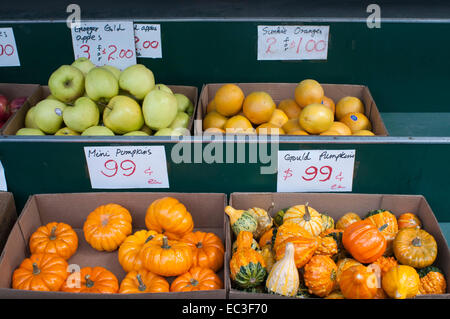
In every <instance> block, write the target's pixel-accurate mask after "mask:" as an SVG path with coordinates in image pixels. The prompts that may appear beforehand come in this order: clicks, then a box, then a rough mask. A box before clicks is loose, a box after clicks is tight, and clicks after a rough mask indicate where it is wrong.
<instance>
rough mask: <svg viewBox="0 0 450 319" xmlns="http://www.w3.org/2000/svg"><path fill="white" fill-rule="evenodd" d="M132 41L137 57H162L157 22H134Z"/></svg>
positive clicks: (159, 31) (159, 29) (159, 28)
mask: <svg viewBox="0 0 450 319" xmlns="http://www.w3.org/2000/svg"><path fill="white" fill-rule="evenodd" d="M134 41H135V45H136V56H137V57H138V58H153V59H158V58H162V49H161V26H160V25H159V24H140V23H135V24H134Z"/></svg>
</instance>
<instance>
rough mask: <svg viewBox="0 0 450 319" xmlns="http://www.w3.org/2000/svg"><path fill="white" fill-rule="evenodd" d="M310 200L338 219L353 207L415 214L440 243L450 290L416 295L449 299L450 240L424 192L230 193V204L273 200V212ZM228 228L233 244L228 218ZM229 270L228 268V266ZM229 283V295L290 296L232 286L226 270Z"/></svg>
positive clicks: (438, 262)
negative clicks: (241, 289)
mask: <svg viewBox="0 0 450 319" xmlns="http://www.w3.org/2000/svg"><path fill="white" fill-rule="evenodd" d="M306 202H308V203H309V205H310V206H311V207H314V208H315V209H317V210H318V211H319V212H322V213H327V214H328V215H330V216H331V217H333V218H334V220H335V221H337V220H338V219H339V218H340V217H341V216H343V215H344V214H345V213H347V212H349V211H352V212H355V213H356V214H358V215H359V216H361V217H364V216H365V215H366V214H367V213H368V212H369V211H370V210H374V209H388V210H390V211H392V212H393V213H394V214H395V215H396V216H397V217H398V216H400V215H401V214H403V213H406V212H411V213H414V214H416V215H417V216H418V217H419V218H420V220H421V221H422V224H423V229H425V230H426V231H427V232H429V233H430V234H431V235H432V236H433V237H434V238H435V239H436V242H437V245H438V255H437V259H436V261H435V263H434V264H435V265H436V266H438V267H439V268H440V269H442V271H443V272H444V273H445V277H446V279H447V294H443V295H422V296H417V297H416V298H420V299H430V298H445V299H450V253H449V250H448V244H447V242H446V240H445V237H444V235H443V234H442V231H441V229H440V227H439V224H438V222H437V220H436V217H435V216H434V214H433V211H432V210H431V207H430V206H429V205H428V203H427V201H426V199H425V198H424V197H423V196H421V195H379V194H333V193H233V194H231V197H230V205H231V206H233V207H234V208H236V209H248V208H250V207H255V206H256V207H261V208H264V209H267V208H268V207H270V206H271V204H272V203H274V205H275V206H274V208H273V210H272V214H276V212H277V211H279V210H280V209H285V208H286V207H291V206H294V205H301V204H304V203H306ZM225 224H226V226H225V227H226V229H227V235H226V236H227V237H226V238H227V240H228V242H227V245H228V247H231V243H232V242H231V241H232V240H234V234H233V233H232V230H231V227H230V224H229V219H228V218H226V219H225ZM230 259H231V251H230V250H227V261H226V262H227V263H229V262H230ZM228 271H229V270H228ZM225 276H226V279H225V283H226V287H227V291H228V296H229V298H230V299H270V298H287V297H284V296H277V295H273V294H262V293H247V292H243V291H240V290H237V289H232V288H231V280H230V274H229V273H226V274H225Z"/></svg>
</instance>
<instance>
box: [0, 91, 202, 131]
mask: <svg viewBox="0 0 450 319" xmlns="http://www.w3.org/2000/svg"><path fill="white" fill-rule="evenodd" d="M168 87H169V88H170V89H171V90H172V91H173V93H181V94H184V95H186V96H187V97H188V98H189V100H191V101H192V104H193V105H194V113H193V114H192V116H191V119H190V120H189V125H188V129H189V131H190V132H191V133H192V132H193V130H192V127H193V124H194V119H195V111H196V107H197V104H198V103H197V100H198V89H197V87H195V86H183V85H168ZM49 95H50V90H49V88H48V86H38V88H37V89H36V91H35V92H34V94H33V95H32V96H31V97H30V98H29V103H27V104H26V105H24V106H23V107H22V108H21V109H20V110H19V111H18V112H17V113H16V114H15V115H14V116H13V117H11V119H10V121H9V122H8V123H7V124H5V126H4V130H3V133H2V134H3V135H16V132H17V131H18V130H19V129H21V128H23V127H25V116H26V115H27V112H28V110H29V109H30V108H31V107H33V106H35V105H36V104H37V103H39V102H40V101H42V100H43V99H45V98H46V97H47V96H49ZM101 120H102V119H101V115H100V122H101Z"/></svg>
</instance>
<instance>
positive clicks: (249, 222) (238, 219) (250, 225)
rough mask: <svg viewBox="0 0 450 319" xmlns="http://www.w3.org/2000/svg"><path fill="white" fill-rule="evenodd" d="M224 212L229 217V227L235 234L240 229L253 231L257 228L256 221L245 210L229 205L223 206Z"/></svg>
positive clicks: (237, 233)
mask: <svg viewBox="0 0 450 319" xmlns="http://www.w3.org/2000/svg"><path fill="white" fill-rule="evenodd" d="M225 213H226V214H227V215H228V216H229V217H230V225H231V229H233V232H234V234H235V235H236V236H238V235H239V233H240V232H241V231H248V232H251V233H254V232H255V231H256V230H257V229H258V221H257V220H256V219H255V217H253V215H252V214H250V213H249V212H247V211H245V210H237V209H234V208H233V207H231V206H227V207H225Z"/></svg>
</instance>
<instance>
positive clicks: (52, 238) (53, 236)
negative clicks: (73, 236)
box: [50, 226, 56, 240]
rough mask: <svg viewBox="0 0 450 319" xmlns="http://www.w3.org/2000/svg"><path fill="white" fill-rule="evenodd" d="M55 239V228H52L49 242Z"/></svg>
mask: <svg viewBox="0 0 450 319" xmlns="http://www.w3.org/2000/svg"><path fill="white" fill-rule="evenodd" d="M55 239H56V226H53V227H52V230H51V231H50V240H55Z"/></svg>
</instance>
